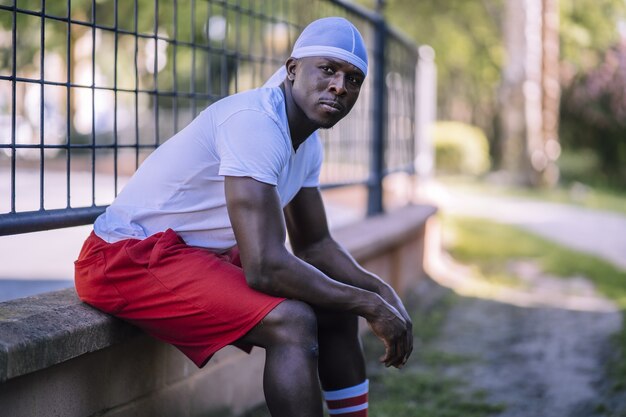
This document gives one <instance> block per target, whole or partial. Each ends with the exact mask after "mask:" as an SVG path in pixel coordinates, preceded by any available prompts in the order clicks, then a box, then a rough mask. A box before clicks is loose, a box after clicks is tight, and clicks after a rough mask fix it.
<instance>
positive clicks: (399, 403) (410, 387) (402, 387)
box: [364, 296, 504, 417]
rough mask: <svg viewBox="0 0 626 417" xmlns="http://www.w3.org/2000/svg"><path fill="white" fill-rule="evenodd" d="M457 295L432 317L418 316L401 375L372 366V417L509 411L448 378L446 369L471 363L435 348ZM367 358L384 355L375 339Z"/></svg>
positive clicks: (485, 416) (483, 415)
mask: <svg viewBox="0 0 626 417" xmlns="http://www.w3.org/2000/svg"><path fill="white" fill-rule="evenodd" d="M453 302H454V296H448V297H446V298H445V299H444V300H443V301H442V302H439V303H437V304H436V305H435V306H434V307H433V308H432V309H430V310H429V311H427V312H414V313H413V314H412V316H413V323H414V334H415V335H416V339H415V349H414V352H413V356H412V358H411V360H410V361H409V363H408V365H407V366H406V367H405V368H404V369H402V370H401V371H398V370H395V369H385V368H381V367H380V365H376V364H372V365H370V366H369V368H368V369H369V370H370V387H371V388H370V415H372V416H376V417H456V416H465V417H489V416H494V415H497V414H498V413H500V412H501V411H502V410H503V409H504V407H503V406H502V405H500V404H492V403H490V402H489V401H488V400H487V399H486V395H485V393H484V392H481V391H475V390H470V389H468V386H467V384H466V381H464V380H462V379H459V378H453V377H448V376H446V375H445V372H444V369H445V368H446V367H448V366H450V365H454V364H458V363H463V362H467V361H470V360H472V358H468V357H464V356H458V355H452V354H447V353H445V352H441V351H439V350H436V349H434V348H432V347H430V345H431V342H433V341H434V340H435V339H436V338H437V336H438V335H439V332H440V329H441V326H442V324H443V322H444V320H445V318H446V314H447V311H448V309H449V308H450V306H451V305H452V303H453ZM364 346H365V351H366V356H367V358H368V359H369V360H370V361H373V360H375V358H377V357H378V356H380V354H382V351H380V350H379V351H377V349H380V347H379V342H378V341H377V340H375V338H374V337H373V336H372V335H368V336H367V337H365V339H364Z"/></svg>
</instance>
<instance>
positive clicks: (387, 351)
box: [379, 339, 390, 366]
mask: <svg viewBox="0 0 626 417" xmlns="http://www.w3.org/2000/svg"><path fill="white" fill-rule="evenodd" d="M383 344H384V345H385V354H384V355H383V356H381V357H380V358H379V361H380V362H381V363H384V364H385V366H388V365H387V361H389V355H390V346H389V342H387V341H386V340H384V339H383Z"/></svg>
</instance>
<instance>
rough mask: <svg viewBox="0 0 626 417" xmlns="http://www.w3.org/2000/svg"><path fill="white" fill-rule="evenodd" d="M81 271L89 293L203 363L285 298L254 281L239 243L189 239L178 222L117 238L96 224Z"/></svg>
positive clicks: (79, 285) (82, 286) (98, 304)
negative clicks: (214, 246)
mask: <svg viewBox="0 0 626 417" xmlns="http://www.w3.org/2000/svg"><path fill="white" fill-rule="evenodd" d="M75 272H76V274H75V280H76V291H77V292H78V296H79V297H80V298H81V300H83V301H84V302H86V303H88V304H90V305H92V306H94V307H95V308H97V309H99V310H101V311H104V312H106V313H109V314H112V315H114V316H116V317H119V318H121V319H123V320H125V321H128V322H130V323H132V324H134V325H136V326H138V327H140V328H141V329H143V330H144V331H145V332H147V333H148V334H150V335H151V336H153V337H155V338H157V339H159V340H163V341H165V342H167V343H170V344H172V345H174V346H176V347H177V348H178V349H180V350H181V351H182V352H183V353H184V354H185V355H187V356H188V357H189V358H190V359H191V360H192V361H193V362H194V363H195V364H196V365H197V366H199V367H202V366H204V365H205V364H206V362H207V361H208V360H209V359H210V358H211V356H212V355H213V354H214V353H215V352H217V351H218V350H219V349H221V348H223V347H224V346H226V345H229V344H232V343H234V342H235V341H237V340H238V339H240V338H241V337H242V336H244V335H245V334H246V333H247V332H248V331H250V330H251V329H252V328H253V327H254V326H256V325H257V324H258V323H259V322H260V321H261V320H262V319H263V318H264V317H265V316H266V315H267V314H268V313H269V312H270V311H271V310H272V309H274V307H276V306H277V305H278V304H279V303H281V302H282V301H283V300H284V298H277V297H272V296H270V295H267V294H264V293H261V292H259V291H256V290H253V289H251V288H250V287H249V286H248V284H247V282H246V280H245V277H244V274H243V270H242V268H241V262H240V260H239V251H238V250H237V248H234V249H232V250H230V251H229V252H227V253H225V254H221V255H220V254H216V253H214V252H211V251H210V250H208V249H203V248H198V247H192V246H187V245H186V244H185V242H183V240H182V239H181V238H180V237H179V236H178V235H177V234H176V233H175V232H174V231H173V230H171V229H169V230H167V231H165V232H162V233H157V234H155V235H153V236H150V237H148V238H146V239H144V240H137V239H127V240H123V241H120V242H116V243H107V242H105V241H104V240H102V239H100V238H99V237H98V236H96V234H95V233H93V232H92V233H91V235H90V236H89V237H88V238H87V240H86V241H85V244H84V245H83V248H82V250H81V252H80V256H79V257H78V260H77V261H76V262H75ZM238 346H239V347H242V346H240V345H239V344H238ZM243 348H244V350H246V351H248V352H249V351H250V349H251V348H252V346H247V347H243Z"/></svg>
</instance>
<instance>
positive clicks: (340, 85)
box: [328, 72, 346, 96]
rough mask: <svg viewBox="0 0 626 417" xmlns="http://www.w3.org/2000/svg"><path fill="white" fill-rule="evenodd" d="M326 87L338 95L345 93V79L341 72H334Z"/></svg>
mask: <svg viewBox="0 0 626 417" xmlns="http://www.w3.org/2000/svg"><path fill="white" fill-rule="evenodd" d="M328 89H329V90H330V91H332V92H334V93H335V94H336V95H338V96H342V95H344V94H346V80H345V77H344V76H343V74H342V73H341V72H337V73H335V76H334V77H332V78H331V80H330V84H329V85H328Z"/></svg>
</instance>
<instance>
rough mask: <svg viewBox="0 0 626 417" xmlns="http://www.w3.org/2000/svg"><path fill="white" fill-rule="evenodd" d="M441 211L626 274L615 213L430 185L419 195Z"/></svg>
mask: <svg viewBox="0 0 626 417" xmlns="http://www.w3.org/2000/svg"><path fill="white" fill-rule="evenodd" d="M422 194H423V195H424V198H425V199H427V200H430V201H432V202H433V203H434V204H436V205H437V206H438V207H439V209H440V210H441V211H443V212H446V213H450V214H455V215H463V216H470V217H478V218H485V219H489V220H493V221H496V222H500V223H505V224H511V225H515V226H519V227H521V228H523V229H525V230H528V231H530V232H533V233H535V234H537V235H539V236H542V237H544V238H546V239H548V240H551V241H554V242H556V243H559V244H561V245H563V246H566V247H569V248H571V249H575V250H578V251H581V252H586V253H589V254H592V255H595V256H598V257H599V258H602V259H604V260H606V261H609V262H611V263H612V264H613V265H615V266H617V267H619V268H620V269H622V270H625V271H626V216H625V215H623V214H620V213H616V212H610V211H603V210H592V209H587V208H583V207H578V206H573V205H567V204H558V203H550V202H544V201H538V200H530V199H524V198H518V197H505V196H490V195H484V194H479V193H475V192H471V191H469V190H464V189H461V188H454V189H450V188H446V187H445V186H442V185H441V184H437V183H432V184H430V185H429V186H428V187H426V189H425V190H424V191H423V193H422Z"/></svg>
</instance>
